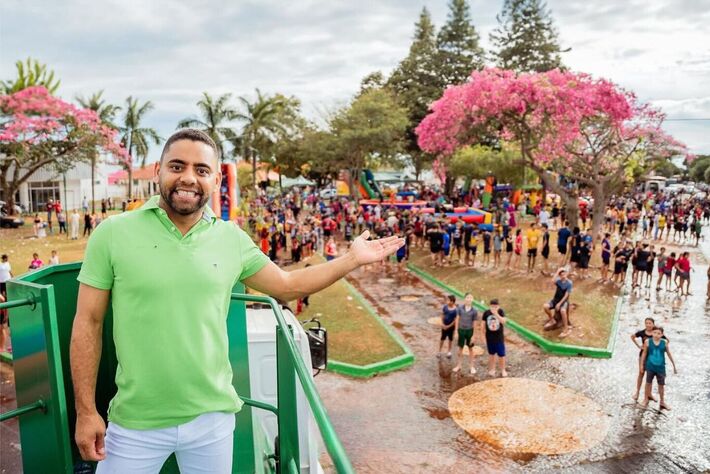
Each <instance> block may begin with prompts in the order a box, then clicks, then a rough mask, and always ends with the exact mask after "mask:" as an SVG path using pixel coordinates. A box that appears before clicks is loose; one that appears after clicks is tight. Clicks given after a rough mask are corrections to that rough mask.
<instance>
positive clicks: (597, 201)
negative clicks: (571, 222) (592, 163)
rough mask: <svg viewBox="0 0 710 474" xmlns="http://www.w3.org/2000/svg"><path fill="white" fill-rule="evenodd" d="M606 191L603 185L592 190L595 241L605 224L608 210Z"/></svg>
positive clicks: (593, 235) (598, 185) (593, 234)
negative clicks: (605, 211)
mask: <svg viewBox="0 0 710 474" xmlns="http://www.w3.org/2000/svg"><path fill="white" fill-rule="evenodd" d="M604 191H605V190H604V185H603V184H601V183H600V184H597V185H596V186H594V187H593V188H592V197H593V198H594V205H593V207H592V210H593V213H594V215H593V216H592V237H594V240H595V241H596V240H597V237H598V235H599V231H600V229H601V227H602V224H603V223H604V210H605V209H606V192H604Z"/></svg>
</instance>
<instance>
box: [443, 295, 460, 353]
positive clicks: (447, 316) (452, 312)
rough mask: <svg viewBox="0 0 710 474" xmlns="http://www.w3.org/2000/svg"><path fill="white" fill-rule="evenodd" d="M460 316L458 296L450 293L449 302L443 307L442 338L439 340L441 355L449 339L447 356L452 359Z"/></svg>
mask: <svg viewBox="0 0 710 474" xmlns="http://www.w3.org/2000/svg"><path fill="white" fill-rule="evenodd" d="M457 316H458V308H457V306H456V297H455V296H454V295H449V296H448V300H447V303H446V304H445V305H444V306H443V307H442V308H441V339H440V341H439V355H441V349H443V348H444V341H446V340H447V339H448V341H449V351H448V353H447V354H446V357H448V358H449V359H451V345H452V344H453V341H454V331H455V328H454V326H455V325H456V317H457Z"/></svg>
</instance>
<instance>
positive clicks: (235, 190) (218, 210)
mask: <svg viewBox="0 0 710 474" xmlns="http://www.w3.org/2000/svg"><path fill="white" fill-rule="evenodd" d="M221 167H222V169H221V171H222V183H221V184H220V186H219V188H217V189H215V191H214V193H212V196H211V197H210V207H211V208H212V210H213V211H214V213H215V215H217V217H220V218H221V219H223V220H225V221H231V220H234V219H236V217H237V210H238V204H239V201H238V196H239V184H238V183H237V166H236V165H235V164H234V163H222V165H221Z"/></svg>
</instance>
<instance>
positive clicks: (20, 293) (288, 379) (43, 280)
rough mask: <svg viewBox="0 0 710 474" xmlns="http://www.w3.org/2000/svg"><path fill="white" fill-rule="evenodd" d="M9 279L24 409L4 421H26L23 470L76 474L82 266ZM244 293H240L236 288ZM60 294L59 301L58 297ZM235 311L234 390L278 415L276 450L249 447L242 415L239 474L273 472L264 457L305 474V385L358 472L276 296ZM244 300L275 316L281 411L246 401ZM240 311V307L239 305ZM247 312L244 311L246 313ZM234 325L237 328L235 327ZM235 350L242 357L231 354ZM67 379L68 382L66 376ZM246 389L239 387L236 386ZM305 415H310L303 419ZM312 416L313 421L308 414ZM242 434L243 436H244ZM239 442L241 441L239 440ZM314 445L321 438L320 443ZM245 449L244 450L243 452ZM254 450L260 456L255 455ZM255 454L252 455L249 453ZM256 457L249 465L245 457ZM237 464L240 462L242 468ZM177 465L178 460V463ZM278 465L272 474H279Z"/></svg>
mask: <svg viewBox="0 0 710 474" xmlns="http://www.w3.org/2000/svg"><path fill="white" fill-rule="evenodd" d="M52 267H53V268H49V269H46V270H44V271H42V270H39V271H38V272H33V273H30V274H27V275H26V276H23V277H21V278H20V279H17V280H11V282H10V285H8V290H9V291H8V293H10V294H9V296H10V298H11V300H10V301H8V302H6V303H0V309H11V308H14V309H13V312H12V315H11V317H12V324H13V342H15V343H16V344H13V346H15V354H13V355H14V356H15V357H13V366H14V371H15V385H16V392H17V403H18V407H17V408H16V409H14V410H11V411H8V412H5V413H2V414H0V421H6V420H10V419H12V418H18V417H19V422H20V442H21V444H22V458H23V468H24V472H28V473H35V472H64V473H67V474H70V473H71V472H73V471H74V470H75V468H76V465H77V463H80V458H79V457H78V452H77V450H76V448H75V446H74V443H73V442H72V439H73V435H74V433H73V427H74V421H75V415H74V412H73V397H72V386H71V380H70V379H69V378H68V374H69V364H68V356H69V340H70V335H71V327H72V322H73V316H74V314H75V311H76V292H77V291H78V283H77V282H76V273H77V272H78V270H79V264H65V265H56V266H52ZM236 291H240V289H236ZM55 292H56V295H59V298H55ZM231 300H232V302H233V303H234V302H238V303H237V304H236V305H234V304H233V305H230V317H229V318H228V321H231V323H229V324H232V325H233V326H230V328H231V329H230V331H231V332H230V338H231V337H232V336H233V337H234V340H233V344H232V345H231V346H230V360H231V362H232V363H233V364H238V368H237V367H236V366H235V365H233V368H234V369H235V374H239V375H238V376H235V382H234V383H235V388H237V391H238V393H243V394H244V395H247V396H242V397H241V398H242V400H243V401H244V403H245V404H246V405H248V406H251V407H254V408H258V409H262V410H267V411H269V412H271V413H273V414H275V415H276V417H277V427H278V443H277V446H276V447H275V448H276V449H277V452H275V453H273V454H270V453H269V451H270V450H268V451H267V450H266V446H265V445H261V446H263V448H264V449H263V450H260V449H261V448H257V447H256V445H254V447H249V446H246V445H245V444H244V443H243V441H244V440H245V439H249V438H248V436H252V440H253V441H254V442H255V443H256V438H254V437H253V436H254V433H253V432H252V431H251V426H252V423H251V415H250V414H249V411H248V410H243V411H242V412H241V413H240V414H238V417H241V418H240V419H241V420H242V421H241V422H240V423H238V424H237V426H238V430H237V431H235V471H234V472H239V473H242V472H245V473H246V472H268V470H263V469H258V471H255V467H256V466H258V463H259V459H260V458H259V456H264V459H271V460H274V459H275V460H276V461H277V463H276V466H277V467H278V469H277V472H279V473H297V472H299V466H300V465H301V464H300V459H299V458H300V451H299V438H298V426H299V421H298V415H299V413H298V409H297V396H296V395H297V385H296V380H298V384H299V385H300V386H301V389H302V391H303V394H304V395H305V397H306V400H307V402H308V405H309V407H310V410H311V412H312V413H313V417H314V419H315V422H316V424H317V426H318V428H319V430H320V433H321V436H322V439H323V441H324V444H325V447H326V449H327V451H328V453H329V454H330V457H331V459H332V461H333V464H334V467H335V469H336V470H337V472H339V473H352V472H354V469H353V467H352V465H351V464H350V461H349V460H348V457H347V455H346V454H345V450H344V449H343V446H342V444H341V442H340V440H339V439H338V436H337V435H336V433H335V429H334V428H333V426H332V424H331V422H330V420H329V418H328V415H327V413H326V410H325V408H324V405H323V402H322V401H321V399H320V396H319V395H318V392H317V390H316V387H315V384H314V382H313V379H312V376H311V373H310V368H308V367H307V366H306V364H305V362H304V359H303V358H302V357H301V353H300V351H299V349H298V346H297V345H296V342H295V340H294V338H293V335H292V332H291V328H290V326H289V325H288V323H287V322H286V320H285V318H284V315H283V313H282V312H281V308H280V306H279V305H278V303H277V302H276V301H275V300H274V299H273V298H270V297H265V296H252V295H244V294H241V293H233V294H232V295H231ZM244 302H255V303H262V304H265V305H268V306H269V307H270V308H271V309H272V311H273V312H274V315H275V317H276V322H277V327H276V357H277V361H276V371H277V373H276V381H277V400H278V402H277V405H278V406H273V405H271V404H269V403H264V402H261V401H257V400H253V399H251V398H249V397H248V395H249V393H250V391H249V386H248V370H249V367H248V365H249V363H248V354H247V347H246V345H247V339H246V337H247V334H246V321H245V310H244ZM233 306H234V307H233ZM240 308H241V309H240ZM235 327H236V329H235ZM111 328H112V313H111V310H110V308H109V310H108V312H107V316H106V320H105V322H104V335H103V337H104V340H103V346H104V351H103V354H102V359H101V364H100V370H99V375H98V378H97V407H98V408H99V409H100V412H105V410H106V409H107V405H108V401H109V400H110V399H111V397H113V394H114V393H115V385H114V384H113V378H114V373H115V366H116V364H117V362H116V360H115V353H114V352H115V349H114V348H113V341H112V335H111ZM233 349H235V350H236V352H234V353H232V350H233ZM65 374H66V376H65ZM237 384H241V385H237ZM301 416H304V415H303V413H301ZM306 416H307V415H306ZM240 429H241V430H242V431H239V430H240ZM237 435H239V436H241V437H239V436H237ZM314 441H315V440H314ZM238 449H242V451H243V452H242V451H239V452H237V451H238ZM255 449H256V450H255ZM250 451H251V452H250ZM249 456H251V461H249V459H247V458H248V457H249ZM237 460H238V461H239V464H237ZM173 461H174V459H173ZM273 468H274V466H273V465H272V466H271V468H270V469H273ZM161 472H165V473H173V472H178V471H177V465H176V464H175V463H174V462H173V463H172V464H171V460H170V459H169V460H168V462H167V463H166V466H164V469H163V471H161Z"/></svg>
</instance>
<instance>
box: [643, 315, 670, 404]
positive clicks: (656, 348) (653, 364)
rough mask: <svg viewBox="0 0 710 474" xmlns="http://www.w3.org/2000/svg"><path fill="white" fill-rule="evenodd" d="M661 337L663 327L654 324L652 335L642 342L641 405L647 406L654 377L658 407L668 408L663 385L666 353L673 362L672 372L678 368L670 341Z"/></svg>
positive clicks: (664, 384)
mask: <svg viewBox="0 0 710 474" xmlns="http://www.w3.org/2000/svg"><path fill="white" fill-rule="evenodd" d="M662 337H663V328H662V327H660V326H654V328H653V337H652V338H650V339H646V342H644V344H643V360H644V365H645V367H646V394H645V397H644V401H643V406H644V407H646V406H648V401H649V400H650V399H651V388H652V387H651V386H652V383H653V379H654V377H655V378H656V382H657V383H658V396H659V397H660V399H661V400H660V402H659V405H658V408H659V409H661V410H670V409H671V407H669V406H668V405H667V404H666V400H665V386H666V354H668V359H669V360H670V361H671V364H673V373H674V374H677V373H678V370H677V369H676V367H675V361H674V360H673V356H672V355H671V350H670V347H669V345H670V343H669V342H668V341H667V340H664V339H661V338H662Z"/></svg>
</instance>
